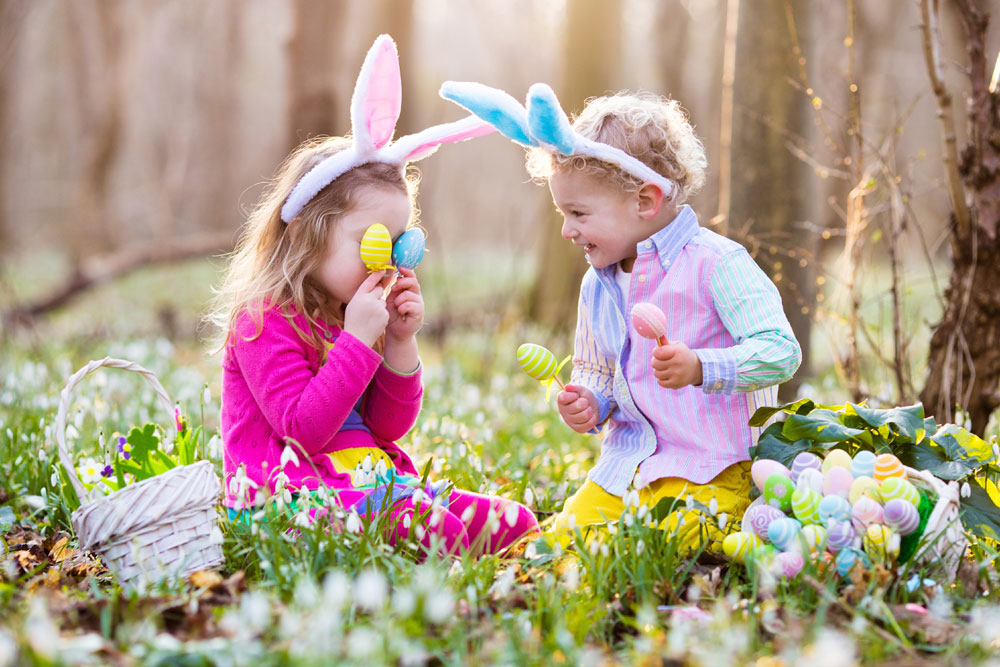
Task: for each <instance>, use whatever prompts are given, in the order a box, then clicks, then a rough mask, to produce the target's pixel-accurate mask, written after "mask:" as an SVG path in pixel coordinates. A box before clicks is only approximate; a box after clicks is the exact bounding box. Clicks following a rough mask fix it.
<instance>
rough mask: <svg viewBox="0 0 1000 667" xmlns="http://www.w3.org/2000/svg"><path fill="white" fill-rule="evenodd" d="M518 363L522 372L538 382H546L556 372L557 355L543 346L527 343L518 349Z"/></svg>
mask: <svg viewBox="0 0 1000 667" xmlns="http://www.w3.org/2000/svg"><path fill="white" fill-rule="evenodd" d="M517 363H518V364H520V366H521V370H523V371H524V372H525V373H527V374H528V375H530V376H531V377H533V378H534V379H536V380H538V381H539V382H545V381H546V380H548V379H549V378H551V377H552V376H553V375H555V372H556V366H558V364H557V363H556V355H554V354H552V352H551V351H550V350H549V349H548V348H545V347H542V346H541V345H535V344H534V343H525V344H524V345H522V346H520V347H519V348H517Z"/></svg>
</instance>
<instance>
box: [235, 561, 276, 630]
mask: <svg viewBox="0 0 1000 667" xmlns="http://www.w3.org/2000/svg"><path fill="white" fill-rule="evenodd" d="M265 562H266V561H265ZM268 565H270V563H268ZM261 567H262V568H263V567H264V563H261ZM240 619H241V620H242V622H243V625H244V627H245V628H247V629H248V630H249V631H250V632H251V633H257V632H259V631H261V630H263V629H264V628H265V627H267V626H268V625H269V624H270V623H271V601H270V600H269V599H268V597H267V595H266V594H264V593H261V592H260V591H250V592H248V593H246V594H245V595H244V596H243V599H242V600H241V602H240Z"/></svg>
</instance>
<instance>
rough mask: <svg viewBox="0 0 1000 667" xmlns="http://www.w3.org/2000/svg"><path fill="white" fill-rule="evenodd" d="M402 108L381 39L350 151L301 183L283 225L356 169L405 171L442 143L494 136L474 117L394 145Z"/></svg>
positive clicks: (386, 43)
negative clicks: (372, 166) (373, 166)
mask: <svg viewBox="0 0 1000 667" xmlns="http://www.w3.org/2000/svg"><path fill="white" fill-rule="evenodd" d="M401 103H402V83H401V81H400V76H399V55H398V53H397V52H396V44H395V42H393V41H392V38H391V37H389V35H379V36H378V37H377V38H376V39H375V43H374V44H372V47H371V48H370V49H369V50H368V55H366V56H365V62H364V64H363V65H362V66H361V73H360V74H358V81H357V83H355V85H354V95H353V96H352V97H351V135H352V144H351V147H350V148H347V149H345V150H342V151H340V152H339V153H335V154H333V155H331V156H330V157H328V158H326V159H325V160H323V161H322V162H320V163H319V164H317V165H316V166H315V167H313V168H312V169H310V170H309V172H308V173H307V174H306V175H305V176H303V177H302V178H301V179H299V182H298V183H296V184H295V187H294V188H293V189H292V192H291V193H290V194H289V195H288V198H287V199H286V200H285V203H284V205H283V206H282V207H281V219H282V221H284V222H286V223H287V222H290V221H291V220H292V219H293V218H295V216H296V215H298V214H299V212H301V211H302V209H303V207H304V206H305V205H306V204H308V203H309V201H310V200H311V199H312V198H313V197H315V196H316V195H317V194H318V193H319V191H320V190H322V189H323V188H325V187H326V186H327V185H329V184H330V183H332V182H333V181H334V180H335V179H336V178H337V177H339V176H342V175H343V174H345V173H347V172H348V171H350V170H351V169H354V168H355V167H359V166H361V165H363V164H367V163H369V162H384V163H387V164H392V165H399V167H400V168H402V167H403V166H405V165H406V164H407V163H408V162H414V161H416V160H421V159H423V158H425V157H427V156H428V155H430V154H431V153H433V152H434V151H436V150H437V148H438V146H440V145H441V144H446V143H453V142H456V141H465V140H466V139H472V138H473V137H479V136H482V135H484V134H489V133H490V132H493V131H494V128H493V126H492V125H490V124H489V123H487V122H484V121H482V120H480V119H479V118H477V117H476V116H474V115H473V116H469V117H468V118H464V119H462V120H459V121H455V122H453V123H445V124H443V125H434V126H433V127H429V128H427V129H425V130H421V131H420V132H417V133H416V134H410V135H407V136H405V137H400V138H399V139H397V140H396V141H390V140H391V139H392V135H393V132H395V130H396V121H398V120H399V109H400V106H401Z"/></svg>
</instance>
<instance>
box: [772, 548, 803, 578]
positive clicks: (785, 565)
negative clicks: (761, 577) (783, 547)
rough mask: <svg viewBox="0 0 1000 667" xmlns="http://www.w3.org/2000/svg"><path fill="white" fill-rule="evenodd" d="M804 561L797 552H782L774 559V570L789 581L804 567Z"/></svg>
mask: <svg viewBox="0 0 1000 667" xmlns="http://www.w3.org/2000/svg"><path fill="white" fill-rule="evenodd" d="M805 564H806V563H805V560H804V559H803V558H802V554H801V553H799V552H798V551H783V552H781V553H780V554H778V555H777V556H775V557H774V569H775V570H776V571H777V574H779V575H781V576H782V577H788V578H789V579H791V578H792V577H794V576H795V575H797V574H798V573H799V572H801V571H802V568H803V567H805Z"/></svg>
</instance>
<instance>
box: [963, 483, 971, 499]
mask: <svg viewBox="0 0 1000 667" xmlns="http://www.w3.org/2000/svg"><path fill="white" fill-rule="evenodd" d="M971 495H972V487H971V486H969V483H968V482H962V497H963V498H968V497H969V496H971Z"/></svg>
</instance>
